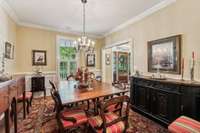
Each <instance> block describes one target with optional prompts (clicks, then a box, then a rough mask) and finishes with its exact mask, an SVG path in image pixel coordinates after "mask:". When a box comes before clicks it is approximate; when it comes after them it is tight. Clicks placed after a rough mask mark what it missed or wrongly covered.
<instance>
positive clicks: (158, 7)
mask: <svg viewBox="0 0 200 133" xmlns="http://www.w3.org/2000/svg"><path fill="white" fill-rule="evenodd" d="M175 2H176V0H164V1H162V2H160V3H158V4H157V5H155V6H153V7H152V8H149V9H147V10H146V11H144V12H143V13H141V14H139V15H138V16H135V17H133V18H132V19H130V20H128V21H126V22H125V23H122V24H121V25H119V26H117V27H115V28H113V29H112V30H110V31H109V32H107V33H106V34H104V37H106V36H108V35H109V34H112V33H114V32H117V31H119V30H121V29H123V28H125V27H127V26H129V25H131V24H133V23H136V22H138V21H140V20H142V19H144V18H145V17H147V16H150V15H151V14H153V13H155V12H157V11H159V10H161V9H163V8H165V7H167V6H169V5H171V4H172V3H175Z"/></svg>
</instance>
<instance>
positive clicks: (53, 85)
mask: <svg viewBox="0 0 200 133" xmlns="http://www.w3.org/2000/svg"><path fill="white" fill-rule="evenodd" d="M49 83H50V85H51V87H52V89H54V90H56V86H55V84H54V83H53V82H52V81H51V80H49Z"/></svg>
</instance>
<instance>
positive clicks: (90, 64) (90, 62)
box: [86, 54, 95, 67]
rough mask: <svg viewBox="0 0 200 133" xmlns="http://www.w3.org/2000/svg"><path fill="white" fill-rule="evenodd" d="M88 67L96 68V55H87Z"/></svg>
mask: <svg viewBox="0 0 200 133" xmlns="http://www.w3.org/2000/svg"><path fill="white" fill-rule="evenodd" d="M86 64H87V66H88V67H95V54H87V63H86Z"/></svg>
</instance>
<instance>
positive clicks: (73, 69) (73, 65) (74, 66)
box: [70, 61, 77, 74]
mask: <svg viewBox="0 0 200 133" xmlns="http://www.w3.org/2000/svg"><path fill="white" fill-rule="evenodd" d="M76 69H77V63H76V61H70V74H75V73H76Z"/></svg>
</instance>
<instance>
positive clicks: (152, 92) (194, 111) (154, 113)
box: [130, 77, 200, 125]
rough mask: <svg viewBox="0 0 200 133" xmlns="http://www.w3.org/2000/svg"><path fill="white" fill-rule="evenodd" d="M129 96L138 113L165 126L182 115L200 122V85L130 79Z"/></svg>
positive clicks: (141, 78) (178, 81)
mask: <svg viewBox="0 0 200 133" xmlns="http://www.w3.org/2000/svg"><path fill="white" fill-rule="evenodd" d="M130 97H131V104H132V107H133V109H134V110H135V111H138V112H140V113H143V114H145V115H147V116H150V117H152V118H154V119H156V120H158V121H160V122H162V123H163V124H165V125H168V124H169V123H171V122H172V121H174V120H175V119H176V118H178V117H179V116H181V115H186V116H188V117H191V118H194V119H196V120H200V114H199V111H200V83H190V82H187V81H180V80H163V81H162V80H154V79H151V78H150V77H131V90H130Z"/></svg>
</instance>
